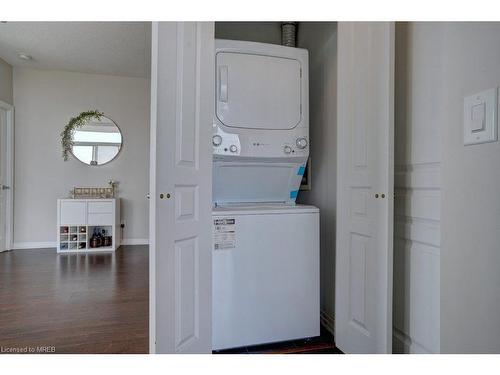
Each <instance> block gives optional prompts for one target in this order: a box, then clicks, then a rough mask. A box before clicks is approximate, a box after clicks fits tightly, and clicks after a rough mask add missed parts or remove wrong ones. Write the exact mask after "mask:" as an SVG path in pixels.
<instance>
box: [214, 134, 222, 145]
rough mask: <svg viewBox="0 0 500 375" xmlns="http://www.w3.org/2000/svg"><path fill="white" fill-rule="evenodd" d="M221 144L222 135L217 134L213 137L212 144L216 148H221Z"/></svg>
mask: <svg viewBox="0 0 500 375" xmlns="http://www.w3.org/2000/svg"><path fill="white" fill-rule="evenodd" d="M221 143H222V137H221V136H220V135H218V134H216V135H214V136H213V137H212V144H213V145H214V146H216V147H217V146H220V145H221Z"/></svg>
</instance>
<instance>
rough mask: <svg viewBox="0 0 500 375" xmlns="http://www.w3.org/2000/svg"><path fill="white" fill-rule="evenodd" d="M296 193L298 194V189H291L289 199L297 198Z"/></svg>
mask: <svg viewBox="0 0 500 375" xmlns="http://www.w3.org/2000/svg"><path fill="white" fill-rule="evenodd" d="M297 195H299V191H298V190H292V191H291V192H290V199H295V198H297Z"/></svg>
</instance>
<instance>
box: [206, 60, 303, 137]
mask: <svg viewBox="0 0 500 375" xmlns="http://www.w3.org/2000/svg"><path fill="white" fill-rule="evenodd" d="M216 60H217V85H216V105H217V118H218V119H219V121H220V122H221V123H222V124H223V125H226V126H228V127H234V128H249V129H267V130H270V129H277V130H283V129H293V128H294V127H296V126H297V125H298V124H299V122H300V120H301V115H302V113H301V112H302V111H301V65H300V62H299V61H298V60H295V59H290V58H282V57H274V56H266V55H255V54H247V53H235V52H219V53H217V59H216Z"/></svg>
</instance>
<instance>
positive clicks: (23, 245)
mask: <svg viewBox="0 0 500 375" xmlns="http://www.w3.org/2000/svg"><path fill="white" fill-rule="evenodd" d="M55 247H57V243H56V242H50V241H49V242H14V243H13V244H12V250H29V249H51V248H55Z"/></svg>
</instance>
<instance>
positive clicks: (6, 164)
mask: <svg viewBox="0 0 500 375" xmlns="http://www.w3.org/2000/svg"><path fill="white" fill-rule="evenodd" d="M12 114H13V109H12V106H10V105H8V104H6V103H3V102H0V252H2V251H5V250H10V242H11V238H10V233H11V225H12V215H11V203H12V186H11V185H12V155H11V154H12V146H13V144H12V140H13V139H12V120H13V116H12Z"/></svg>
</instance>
